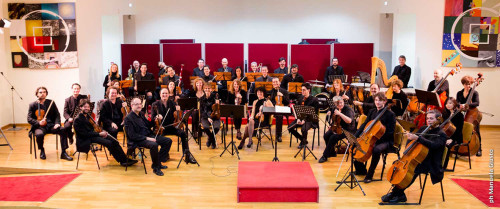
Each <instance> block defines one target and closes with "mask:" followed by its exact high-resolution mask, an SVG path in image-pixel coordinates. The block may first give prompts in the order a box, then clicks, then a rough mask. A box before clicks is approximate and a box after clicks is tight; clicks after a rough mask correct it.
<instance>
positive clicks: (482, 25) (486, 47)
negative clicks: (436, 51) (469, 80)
mask: <svg viewBox="0 0 500 209" xmlns="http://www.w3.org/2000/svg"><path fill="white" fill-rule="evenodd" d="M497 3H498V1H486V0H446V3H445V12H444V28H443V45H442V52H443V53H442V58H441V66H449V67H454V66H455V65H456V64H457V63H462V65H463V67H500V60H499V58H500V39H499V37H498V32H499V28H498V27H499V24H498V22H499V20H500V11H499V10H498V8H495V7H496V6H497V5H496V4H497Z"/></svg>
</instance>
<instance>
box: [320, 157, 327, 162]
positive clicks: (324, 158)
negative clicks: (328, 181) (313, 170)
mask: <svg viewBox="0 0 500 209" xmlns="http://www.w3.org/2000/svg"><path fill="white" fill-rule="evenodd" d="M327 160H328V158H326V157H325V156H321V158H319V161H318V163H324V162H326V161H327Z"/></svg>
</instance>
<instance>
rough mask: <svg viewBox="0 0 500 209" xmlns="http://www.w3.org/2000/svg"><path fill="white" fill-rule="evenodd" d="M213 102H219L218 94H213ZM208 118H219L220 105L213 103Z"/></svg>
mask: <svg viewBox="0 0 500 209" xmlns="http://www.w3.org/2000/svg"><path fill="white" fill-rule="evenodd" d="M215 100H216V101H219V94H218V93H216V94H215ZM219 103H220V101H219ZM210 117H211V118H212V119H213V120H218V119H219V118H220V104H218V103H215V104H213V105H212V113H211V114H210Z"/></svg>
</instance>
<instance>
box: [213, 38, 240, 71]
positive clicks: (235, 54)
mask: <svg viewBox="0 0 500 209" xmlns="http://www.w3.org/2000/svg"><path fill="white" fill-rule="evenodd" d="M222 58H227V60H228V63H229V64H228V66H229V67H231V68H233V69H234V68H235V67H236V66H241V67H242V68H243V67H244V65H243V64H244V63H243V44H242V43H240V44H232V43H231V44H226V43H207V44H205V64H208V65H209V66H210V70H211V72H215V71H217V69H219V68H220V67H222V64H221V60H222Z"/></svg>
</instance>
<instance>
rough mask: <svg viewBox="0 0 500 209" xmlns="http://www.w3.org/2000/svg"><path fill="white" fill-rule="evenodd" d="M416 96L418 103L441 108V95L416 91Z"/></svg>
mask: <svg viewBox="0 0 500 209" xmlns="http://www.w3.org/2000/svg"><path fill="white" fill-rule="evenodd" d="M415 94H416V95H417V99H418V102H420V103H424V104H425V105H427V106H428V105H434V106H436V107H439V108H441V102H440V100H439V95H438V94H437V93H436V92H432V91H423V90H420V89H415Z"/></svg>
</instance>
